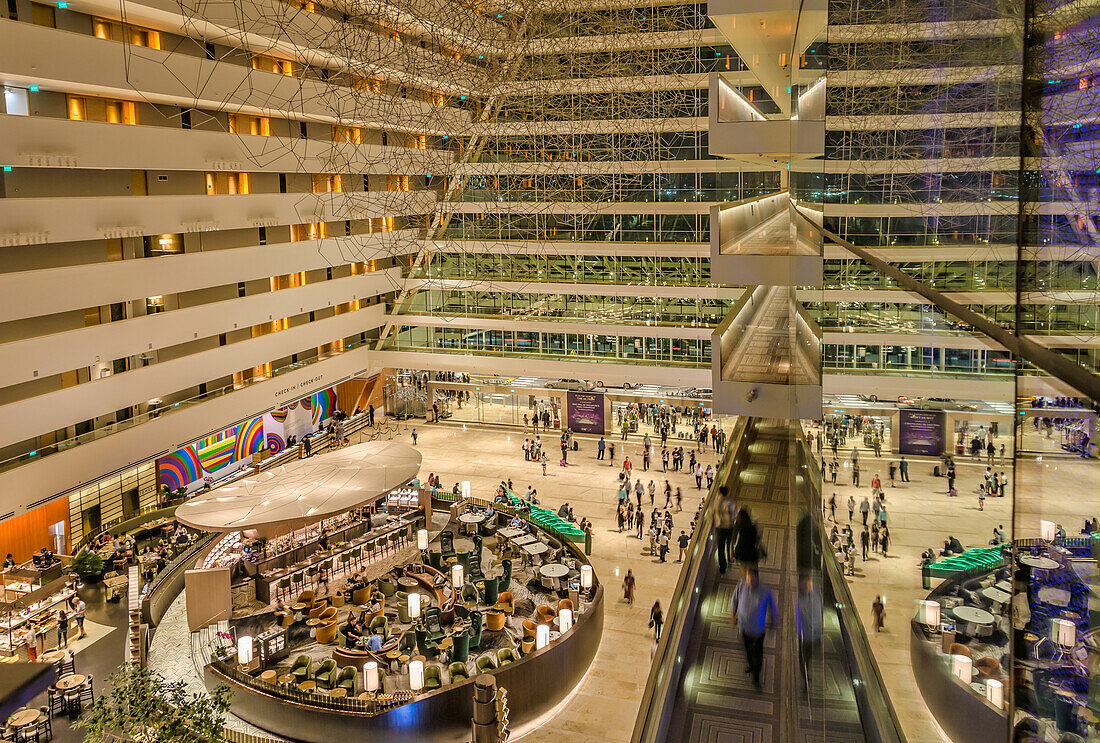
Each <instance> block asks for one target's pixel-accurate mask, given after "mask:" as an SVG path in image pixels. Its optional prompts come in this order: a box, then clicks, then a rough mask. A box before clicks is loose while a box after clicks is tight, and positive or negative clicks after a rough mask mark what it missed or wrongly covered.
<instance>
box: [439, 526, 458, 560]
mask: <svg viewBox="0 0 1100 743" xmlns="http://www.w3.org/2000/svg"><path fill="white" fill-rule="evenodd" d="M439 552H440V555H439V556H440V559H441V560H443V561H444V562H446V560H447V558H450V557H454V556H455V535H454V533H453V532H450V531H447V530H446V529H444V530H443V531H441V532H439Z"/></svg>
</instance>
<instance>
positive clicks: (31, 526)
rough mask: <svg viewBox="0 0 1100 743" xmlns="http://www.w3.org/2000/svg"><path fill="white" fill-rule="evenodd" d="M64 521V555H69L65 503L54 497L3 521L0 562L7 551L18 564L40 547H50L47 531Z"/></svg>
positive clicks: (0, 529)
mask: <svg viewBox="0 0 1100 743" xmlns="http://www.w3.org/2000/svg"><path fill="white" fill-rule="evenodd" d="M58 521H64V522H65V552H66V553H68V552H69V545H70V541H69V537H70V532H69V500H68V498H56V499H54V500H52V501H50V502H49V503H47V504H46V505H44V506H39V507H38V508H36V509H34V510H33V511H28V512H27V513H24V514H22V515H20V516H16V517H15V518H10V519H8V520H7V521H0V559H3V557H4V555H6V554H8V553H9V552H11V553H12V554H13V555H15V559H16V561H18V562H24V561H25V560H29V559H30V557H31V555H32V554H33V553H35V552H37V551H38V550H40V549H42V548H43V547H50V549H53V547H52V546H51V543H50V532H49V528H50V526H51V525H52V524H56V523H57V522H58Z"/></svg>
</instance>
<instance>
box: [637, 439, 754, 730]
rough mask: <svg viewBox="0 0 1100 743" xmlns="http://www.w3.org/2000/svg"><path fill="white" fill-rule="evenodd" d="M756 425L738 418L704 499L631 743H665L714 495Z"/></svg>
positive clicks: (729, 474)
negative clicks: (661, 742)
mask: <svg viewBox="0 0 1100 743" xmlns="http://www.w3.org/2000/svg"><path fill="white" fill-rule="evenodd" d="M754 421H755V419H754V418H748V417H741V418H738V419H737V423H736V424H735V426H734V429H733V432H732V433H731V434H730V438H729V443H728V444H727V446H726V450H725V452H724V453H723V455H722V461H721V463H720V464H719V465H718V472H717V474H716V476H715V478H714V485H713V486H712V487H711V489H710V491H709V492H708V493H707V496H706V499H705V500H704V505H703V512H702V514H701V515H700V517H699V523H698V524H697V525H696V527H695V533H694V534H692V537H691V542H690V543H689V544H688V550H687V555H686V557H685V559H684V563H683V569H682V570H681V571H680V577H679V578H678V579H677V581H676V588H675V590H674V591H673V594H672V600H671V601H670V602H669V605H668V607H667V611H666V613H665V625H664V631H663V632H662V634H661V640H660V642H659V643H658V644H657V652H656V653H655V654H654V656H653V664H652V666H651V667H650V671H649V679H648V680H647V682H646V686H645V691H644V692H643V693H642V700H641V705H640V707H639V709H638V719H637V721H636V722H635V724H634V733H633V735H632V736H631V741H632V743H643V741H644V742H645V743H656V742H657V741H662V740H664V731H665V728H667V725H668V718H669V713H670V712H671V710H672V706H673V703H674V700H675V697H676V694H677V690H678V683H677V682H678V681H679V679H680V676H681V671H682V665H683V658H684V645H685V644H686V642H687V640H688V638H689V636H690V634H691V632H690V627H689V626H688V622H689V620H690V619H691V618H692V617H694V616H695V613H696V609H697V606H698V602H699V601H700V600H701V599H702V597H703V594H702V592H701V585H700V584H701V581H702V580H703V577H704V576H705V574H706V571H705V569H704V567H705V562H704V561H705V559H706V558H708V557H709V556H710V550H709V549H708V547H709V543H710V541H711V538H712V536H713V533H714V506H715V503H716V502H717V498H716V497H715V494H716V493H717V492H718V488H719V487H720V486H721V485H723V484H725V483H727V482H729V481H730V480H731V478H732V476H733V475H734V474H735V467H737V466H739V465H741V464H743V463H744V461H745V460H746V459H747V452H746V451H745V447H746V446H747V445H748V443H749V438H750V437H749V436H748V435H747V434H748V432H749V431H750V430H751V428H752V423H753V422H754Z"/></svg>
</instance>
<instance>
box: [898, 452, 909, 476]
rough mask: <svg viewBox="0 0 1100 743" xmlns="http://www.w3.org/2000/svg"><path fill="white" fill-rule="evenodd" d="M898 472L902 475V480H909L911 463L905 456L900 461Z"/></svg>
mask: <svg viewBox="0 0 1100 743" xmlns="http://www.w3.org/2000/svg"><path fill="white" fill-rule="evenodd" d="M898 473H899V474H900V475H901V481H902V482H909V463H908V462H906V461H905V457H902V458H901V461H900V462H898Z"/></svg>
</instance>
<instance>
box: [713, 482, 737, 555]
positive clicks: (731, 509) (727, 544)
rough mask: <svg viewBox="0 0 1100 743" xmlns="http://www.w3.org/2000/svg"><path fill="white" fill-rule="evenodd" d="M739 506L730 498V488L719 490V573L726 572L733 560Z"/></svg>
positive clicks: (716, 519) (717, 508) (716, 529)
mask: <svg viewBox="0 0 1100 743" xmlns="http://www.w3.org/2000/svg"><path fill="white" fill-rule="evenodd" d="M736 511H737V506H736V504H735V503H734V502H733V498H731V497H730V494H729V488H727V487H726V486H725V485H721V486H719V488H718V502H717V503H716V504H715V515H714V516H715V527H714V529H715V531H716V532H717V534H718V572H719V573H723V574H724V573H725V572H726V563H727V562H730V561H732V560H733V524H734V521H735V520H736V519H735V517H736Z"/></svg>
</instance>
